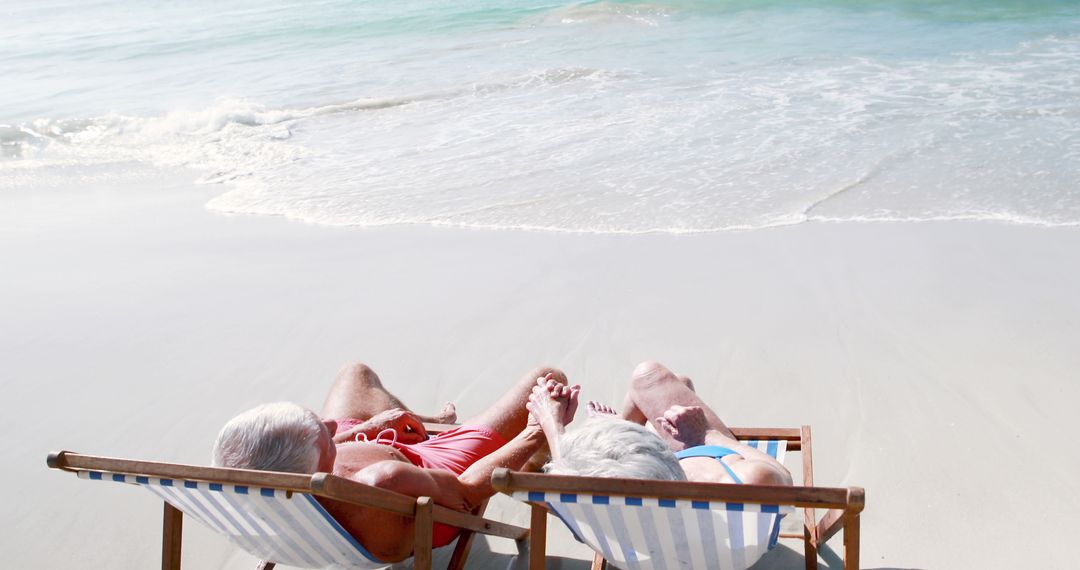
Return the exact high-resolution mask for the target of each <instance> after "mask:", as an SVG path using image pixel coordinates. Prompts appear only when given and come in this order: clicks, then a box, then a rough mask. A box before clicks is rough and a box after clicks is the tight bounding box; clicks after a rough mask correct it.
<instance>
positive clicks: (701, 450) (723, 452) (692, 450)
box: [675, 445, 742, 485]
mask: <svg viewBox="0 0 1080 570" xmlns="http://www.w3.org/2000/svg"><path fill="white" fill-rule="evenodd" d="M727 455H739V452H737V451H735V450H733V449H728V448H726V447H720V446H719V445H699V446H697V447H688V448H686V449H684V450H682V451H676V452H675V457H677V458H679V459H686V458H687V457H711V458H713V459H715V460H717V461H719V462H720V465H722V466H723V467H724V470H725V471H727V473H728V475H731V478H732V479H733V480H734V481H735V483H737V484H739V485H742V479H739V476H738V475H736V474H735V472H734V471H732V469H731V467H729V466H728V464H727V463H724V462H723V461H722V460H721V459H720V458H721V457H725V456H727ZM740 457H741V456H740Z"/></svg>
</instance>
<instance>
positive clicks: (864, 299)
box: [0, 173, 1080, 569]
mask: <svg viewBox="0 0 1080 570" xmlns="http://www.w3.org/2000/svg"><path fill="white" fill-rule="evenodd" d="M189 179H190V177H188V176H187V175H185V174H184V173H177V175H176V177H175V178H173V179H155V180H153V181H152V184H151V183H150V182H151V181H146V183H145V184H143V185H142V186H143V187H139V186H138V185H120V186H117V185H115V184H112V183H109V182H108V181H105V182H100V183H99V182H94V181H93V179H92V178H88V180H89V181H88V182H87V183H86V184H85V185H84V186H83V187H79V188H74V187H66V189H63V190H57V189H49V188H26V189H25V191H20V192H8V193H5V194H2V195H0V267H3V268H4V269H3V275H4V277H3V279H2V280H0V315H3V317H2V323H3V326H2V327H0V346H2V356H0V362H2V363H3V367H2V369H3V373H2V375H0V382H2V388H3V393H4V394H5V396H4V398H3V399H4V402H5V403H6V406H5V407H6V408H7V411H6V413H4V414H3V415H2V416H0V423H2V425H3V433H4V434H5V441H7V442H8V444H9V445H8V454H9V458H10V461H9V462H8V463H7V465H8V466H9V468H8V469H6V470H4V472H3V475H0V477H2V484H3V487H4V488H5V489H6V490H7V491H6V493H5V497H6V502H7V504H6V505H5V507H4V508H3V509H0V528H2V529H3V532H0V565H2V566H4V567H7V568H52V567H62V566H66V565H75V564H77V565H79V566H80V567H85V568H118V569H119V568H149V567H154V566H156V565H157V557H158V555H159V540H160V537H159V529H160V526H159V525H160V518H161V515H160V508H161V506H160V504H159V502H158V501H157V500H156V499H154V498H153V497H151V496H150V495H147V494H145V493H142V492H139V491H136V490H134V489H130V488H127V487H124V486H121V485H111V484H94V483H91V482H86V481H80V480H77V479H76V478H75V477H74V476H72V475H69V474H64V473H59V472H55V471H50V470H48V469H46V466H45V456H46V454H47V453H48V452H49V451H52V450H58V449H67V450H73V451H79V452H84V453H92V454H99V455H111V456H122V457H138V458H147V459H161V460H168V461H175V462H190V463H207V462H208V460H209V450H210V444H211V442H212V440H213V438H214V436H215V434H216V433H217V430H218V429H219V427H220V426H221V424H222V423H223V422H224V421H225V420H226V419H228V418H229V417H230V416H232V415H233V414H234V413H236V412H238V411H240V410H243V409H246V408H247V407H250V406H252V405H254V404H257V403H260V402H265V401H276V400H292V401H296V402H299V403H302V404H304V405H307V406H311V407H314V408H316V409H317V408H318V407H319V406H320V405H321V403H322V398H323V396H324V394H325V392H326V390H327V388H328V386H329V383H330V381H331V379H332V377H333V375H334V373H335V371H336V370H337V369H338V368H339V367H340V366H341V365H343V364H344V363H346V362H347V361H350V360H354V359H362V360H364V361H365V362H367V363H368V364H370V365H371V366H372V367H374V368H375V369H376V370H377V371H378V372H379V374H380V375H381V376H382V378H383V379H384V381H385V382H386V383H387V384H388V386H390V387H391V389H392V390H393V391H395V392H396V393H397V394H398V395H399V396H400V397H401V398H402V399H403V400H404V401H406V402H407V403H408V404H409V405H411V406H412V407H413V408H414V409H416V410H420V411H430V410H435V409H436V408H437V407H438V406H439V405H440V404H441V403H442V402H444V401H447V400H451V401H454V402H455V403H456V404H457V405H458V409H459V411H460V413H461V415H462V417H468V416H469V415H470V414H472V413H475V412H477V411H479V410H480V409H482V408H483V407H484V406H485V405H486V404H487V403H488V402H490V401H491V400H492V399H493V395H494V394H497V393H499V392H500V391H501V390H502V389H503V387H504V386H505V385H507V384H508V383H509V382H511V381H513V380H515V379H516V378H518V377H519V376H520V375H521V374H522V373H524V372H525V371H527V370H529V369H530V368H531V367H534V366H537V365H540V364H550V365H553V366H557V367H560V368H562V369H563V370H565V371H566V373H567V374H568V375H569V377H570V378H571V380H572V381H574V382H579V383H581V384H582V385H583V386H584V390H585V394H586V396H587V397H588V398H591V399H601V400H606V401H609V402H612V403H618V402H619V401H620V400H621V396H622V394H623V393H624V391H625V389H626V387H627V382H628V377H629V374H630V371H631V369H632V368H633V366H634V365H635V364H636V363H637V362H640V361H642V360H645V359H656V360H660V361H661V362H664V363H665V364H667V365H668V366H670V367H671V368H672V369H674V370H676V371H678V372H680V373H683V374H687V375H689V376H691V377H692V378H693V379H694V380H695V382H696V384H697V387H698V391H699V392H700V393H702V395H703V397H704V399H705V400H706V401H707V402H709V403H710V404H712V406H714V407H715V409H716V410H717V411H718V412H719V413H720V415H721V416H722V417H723V418H724V419H725V420H727V421H728V423H729V424H731V425H735V426H791V427H794V426H798V425H801V424H809V425H811V426H812V427H813V430H814V436H815V437H814V444H815V448H814V451H815V457H814V459H815V468H816V477H817V482H818V484H820V485H831V486H847V485H858V486H863V487H865V488H866V496H867V502H866V510H865V512H864V515H863V527H862V528H863V532H862V540H863V557H862V561H863V566H864V567H866V568H1031V567H1052V568H1064V567H1070V566H1073V565H1075V559H1076V556H1075V554H1074V553H1072V552H1071V550H1070V549H1069V548H1068V547H1067V545H1068V544H1069V542H1068V533H1069V532H1070V529H1071V525H1070V524H1068V523H1069V522H1071V521H1075V520H1076V518H1077V515H1076V513H1077V511H1078V508H1080V493H1077V492H1076V490H1075V489H1074V486H1073V481H1072V480H1073V478H1074V477H1073V475H1074V474H1075V473H1076V472H1077V469H1078V468H1080V452H1078V451H1077V450H1076V449H1075V447H1072V446H1069V447H1062V446H1059V445H1058V439H1059V437H1060V435H1062V434H1064V433H1067V432H1066V428H1067V426H1069V425H1071V423H1072V422H1071V420H1072V419H1073V418H1074V417H1075V415H1074V414H1075V412H1074V411H1073V410H1072V408H1073V407H1074V406H1075V405H1076V403H1077V402H1078V401H1080V382H1077V379H1078V371H1080V351H1078V350H1077V346H1078V340H1080V296H1078V295H1077V291H1080V266H1078V264H1077V252H1078V251H1080V228H1040V227H1032V226H1017V225H1008V224H997V223H986V222H971V223H968V222H942V223H918V224H902V223H901V224H888V223H874V224H858V223H844V224H820V223H819V224H802V225H797V226H792V227H784V228H775V229H768V230H758V231H751V232H741V233H740V232H731V233H712V234H696V235H684V236H672V235H663V234H657V235H636V236H619V235H587V234H557V233H556V234H553V233H541V232H521V231H477V230H461V229H433V228H430V227H422V226H390V227H385V228H366V229H365V228H354V227H344V228H333V227H321V226H313V225H308V224H303V223H298V222H293V221H289V220H286V219H282V218H273V217H251V216H242V217H228V216H224V215H221V214H216V213H212V212H209V211H207V210H206V209H205V207H204V204H205V202H206V200H207V199H208V198H209V197H210V196H212V195H213V194H214V193H216V192H218V191H219V190H217V189H211V190H207V189H206V188H205V187H195V186H192V185H190V183H189V182H188V180H189ZM147 186H150V187H147ZM122 188H126V189H122ZM136 188H138V189H136ZM489 513H490V514H493V515H494V516H495V517H497V518H502V519H504V520H513V521H517V522H524V520H525V518H524V517H525V511H524V510H523V509H521V508H520V507H519V506H517V505H514V504H512V503H510V502H509V501H498V502H496V503H494V504H493V507H492V509H491V510H490V511H489ZM552 529H553V533H552V536H551V542H550V546H549V550H550V552H551V553H552V554H553V555H555V556H557V557H560V558H561V562H560V563H559V564H558V565H556V566H554V567H561V568H580V567H585V565H586V564H587V562H586V560H588V559H589V558H590V556H591V553H590V552H589V551H588V550H587V549H585V548H584V547H582V546H580V545H577V544H575V543H574V542H573V540H572V539H571V538H570V536H569V535H568V534H567V533H566V532H565V531H563V530H561V527H560V526H559V525H558V524H556V523H554V522H553V524H552ZM186 531H187V534H186V537H185V543H184V549H185V550H184V557H185V558H184V560H185V564H186V566H187V567H190V568H205V569H226V568H228V569H233V568H235V569H249V568H251V567H253V564H254V560H253V559H252V558H251V557H250V556H249V555H247V554H245V553H242V552H240V551H238V550H237V549H235V548H233V547H232V546H231V545H229V544H228V543H226V542H225V541H224V540H223V539H221V538H219V537H217V536H216V535H213V534H211V533H209V532H207V531H205V530H203V529H201V528H199V527H198V526H197V525H196V524H194V523H192V524H189V525H188V526H187V528H186ZM781 544H782V546H781V547H780V548H778V549H776V550H774V551H773V552H772V553H770V554H769V555H768V556H767V557H766V558H765V559H763V560H762V562H761V563H760V565H759V566H758V567H760V568H792V569H794V568H802V564H803V563H802V558H801V551H800V550H799V544H798V543H796V542H792V541H786V542H782V543H781ZM832 544H833V546H834V548H835V549H837V551H840V550H841V548H840V545H841V544H842V543H841V542H840V538H839V537H837V538H835V539H834V542H833V543H832ZM1004 545H1009V546H1008V547H1005V546H1004ZM512 546H513V545H512V543H501V542H499V541H491V542H490V543H488V542H482V541H478V542H477V545H476V546H475V549H474V553H473V556H474V559H473V561H474V564H475V565H476V567H506V566H508V565H509V564H510V563H511V558H510V555H509V554H508V553H509V552H511V550H512ZM830 560H831V561H834V562H835V561H836V560H837V558H835V557H833V558H827V559H826V560H825V561H826V562H829V561H830Z"/></svg>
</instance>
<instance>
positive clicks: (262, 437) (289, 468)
mask: <svg viewBox="0 0 1080 570" xmlns="http://www.w3.org/2000/svg"><path fill="white" fill-rule="evenodd" d="M330 423H331V422H323V421H322V420H320V419H319V416H317V415H315V412H312V411H311V410H309V409H307V408H304V407H302V406H298V405H296V404H292V403H289V402H278V403H275V404H263V405H261V406H256V407H254V408H252V409H250V410H248V411H246V412H243V413H241V414H239V415H237V416H236V417H234V418H233V419H231V420H229V421H228V423H226V424H225V427H223V428H221V433H219V434H218V437H217V441H215V442H214V452H213V462H214V465H216V466H218V467H232V468H235V469H258V470H260V471H284V472H288V473H315V472H316V471H329V470H330V469H331V468H332V467H333V464H334V457H335V456H336V447H335V446H334V442H333V426H331V425H330Z"/></svg>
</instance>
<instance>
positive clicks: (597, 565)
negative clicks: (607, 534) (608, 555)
mask: <svg viewBox="0 0 1080 570" xmlns="http://www.w3.org/2000/svg"><path fill="white" fill-rule="evenodd" d="M605 568H607V560H604V557H603V556H602V555H600V554H599V553H597V554H595V555H593V559H592V567H591V568H590V570H604V569H605Z"/></svg>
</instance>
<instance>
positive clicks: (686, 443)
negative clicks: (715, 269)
mask: <svg viewBox="0 0 1080 570" xmlns="http://www.w3.org/2000/svg"><path fill="white" fill-rule="evenodd" d="M527 407H528V409H529V414H530V416H531V419H530V421H531V422H536V423H538V424H539V425H540V427H541V428H542V429H543V430H544V436H545V437H546V438H547V440H548V444H549V447H550V448H551V453H552V461H551V463H550V464H549V465H548V467H547V471H548V472H549V473H560V474H566V475H589V476H599V477H629V478H639V479H667V480H684V479H685V480H689V481H701V482H709V483H735V484H742V483H745V484H754V485H791V474H790V473H789V472H788V470H787V469H786V468H784V466H783V465H781V464H780V463H779V462H778V461H776V460H775V459H773V458H772V457H769V455H768V454H766V453H762V452H761V451H758V450H757V449H754V448H752V447H750V446H747V445H744V444H742V443H739V441H738V440H736V439H735V436H734V435H733V434H732V433H731V430H729V429H728V428H727V426H726V425H724V422H723V421H721V420H720V418H719V416H717V415H716V413H715V412H714V411H713V410H712V409H710V408H709V407H708V406H707V405H705V402H703V401H702V400H701V398H700V397H698V395H697V393H695V392H694V389H693V383H692V382H691V381H690V380H689V378H685V377H679V376H676V375H675V374H674V373H673V372H671V371H670V370H668V369H667V368H665V367H664V366H663V365H661V364H659V363H656V362H644V363H642V364H640V365H638V366H637V368H635V369H634V374H633V378H632V380H631V384H630V391H629V393H628V394H627V396H626V401H625V404H624V407H623V411H622V413H621V414H617V413H616V412H615V411H614V410H613V409H611V408H609V407H607V406H605V405H603V404H598V403H596V402H589V404H588V411H589V415H590V416H591V419H590V420H589V421H588V422H587V423H586V425H585V426H584V427H583V428H582V429H579V430H577V431H574V432H571V433H569V434H565V433H564V432H565V426H566V424H567V423H569V422H570V420H571V419H572V418H573V416H574V411H575V410H576V408H577V393H576V392H574V391H571V390H569V389H567V388H566V387H565V386H562V385H556V384H555V383H550V382H544V383H539V382H538V385H537V386H536V387H535V388H534V389H533V391H532V394H531V395H530V397H529V403H528V405H527ZM646 422H647V423H648V426H649V427H651V428H652V429H651V430H650V429H647V428H646V427H645V425H646Z"/></svg>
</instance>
